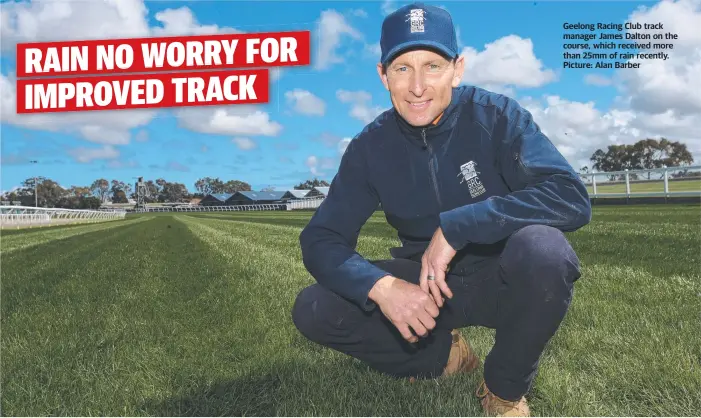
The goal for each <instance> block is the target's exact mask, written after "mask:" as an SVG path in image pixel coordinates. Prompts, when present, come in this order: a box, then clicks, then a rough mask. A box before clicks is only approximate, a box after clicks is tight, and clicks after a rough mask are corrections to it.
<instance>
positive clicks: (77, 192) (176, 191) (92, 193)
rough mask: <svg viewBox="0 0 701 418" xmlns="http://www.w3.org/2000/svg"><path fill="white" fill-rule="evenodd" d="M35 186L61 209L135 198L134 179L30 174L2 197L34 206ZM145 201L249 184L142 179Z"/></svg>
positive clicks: (44, 201) (314, 183)
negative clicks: (68, 182)
mask: <svg viewBox="0 0 701 418" xmlns="http://www.w3.org/2000/svg"><path fill="white" fill-rule="evenodd" d="M328 185H329V183H328V182H327V181H325V180H319V179H316V178H315V179H312V180H307V181H305V182H302V183H300V184H298V185H296V186H295V187H294V188H295V189H311V188H312V187H321V186H328ZM35 186H36V204H37V206H39V207H44V208H63V209H98V208H99V207H100V206H101V205H103V204H105V203H129V200H130V199H131V200H133V201H135V200H136V198H137V196H136V181H134V182H133V183H129V182H124V181H121V180H116V179H115V180H108V179H105V178H99V179H97V180H95V181H93V182H92V183H90V184H89V185H86V186H71V187H69V188H64V187H61V185H60V184H58V183H57V182H56V181H54V180H52V179H50V178H47V177H36V184H35V178H34V177H30V178H28V179H26V180H24V181H23V182H22V183H21V185H20V187H19V188H17V189H15V190H13V191H11V192H5V193H4V194H3V195H2V197H1V200H2V201H3V204H5V202H19V204H20V205H22V206H34V204H35V193H34V190H35ZM144 186H145V196H144V201H145V202H146V203H186V202H189V201H190V200H192V199H197V198H200V199H201V198H203V197H205V196H206V195H208V194H216V193H230V194H233V193H236V192H238V191H250V190H252V189H251V185H250V184H248V183H246V182H245V181H241V180H227V181H224V180H221V179H220V178H218V177H215V178H212V177H203V178H200V179H198V180H197V181H196V182H195V185H194V186H195V192H193V193H191V192H190V191H189V190H188V189H187V187H186V186H185V185H184V184H183V183H178V182H169V181H167V180H165V179H163V178H158V179H156V180H146V181H144Z"/></svg>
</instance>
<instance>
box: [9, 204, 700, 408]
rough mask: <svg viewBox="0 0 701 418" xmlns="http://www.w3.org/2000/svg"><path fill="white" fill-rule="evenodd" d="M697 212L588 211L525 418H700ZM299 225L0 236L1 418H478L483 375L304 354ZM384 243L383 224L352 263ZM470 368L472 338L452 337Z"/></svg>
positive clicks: (229, 218)
mask: <svg viewBox="0 0 701 418" xmlns="http://www.w3.org/2000/svg"><path fill="white" fill-rule="evenodd" d="M700 215H701V207H700V206H699V205H686V206H681V205H677V206H671V205H650V206H630V207H607V206H603V207H595V208H594V215H593V221H592V223H591V224H590V225H588V226H586V227H585V228H582V229H581V230H579V231H577V232H574V233H568V234H567V236H568V238H569V240H570V242H571V243H572V245H573V247H574V248H575V250H576V251H577V253H578V254H579V257H580V259H581V263H582V273H583V275H582V278H581V279H580V280H579V281H578V282H577V284H576V290H575V296H574V301H573V304H572V306H571V308H570V311H569V313H568V315H567V317H566V318H565V321H564V322H563V324H562V327H561V329H560V331H559V333H558V334H557V335H556V336H555V338H554V339H553V340H552V341H551V343H550V344H549V345H548V347H547V350H546V352H545V353H544V356H543V358H542V362H541V368H540V372H539V374H538V375H537V377H536V380H535V384H534V387H533V389H532V391H531V392H530V394H529V398H530V405H531V410H532V414H533V415H551V416H552V415H557V416H571V415H578V416H582V415H595V416H611V415H613V416H621V415H624V416H630V415H636V416H637V415H645V416H659V415H671V416H690V415H691V416H698V414H699V411H701V337H700V336H701V276H700V274H701V273H700V271H699V266H700V265H701V257H700V253H701V251H700V249H701V238H700V236H701V235H700V232H701V220H700V219H701V216H700ZM310 216H311V212H293V213H287V212H257V213H254V212H238V213H177V214H172V213H161V214H145V215H138V216H128V217H127V219H126V220H120V221H111V222H106V223H101V224H90V225H77V226H61V227H50V228H39V229H32V230H21V231H2V237H1V245H2V260H1V261H2V289H1V291H2V295H1V296H2V299H1V301H2V332H1V342H2V347H1V348H2V351H1V357H0V359H1V369H2V404H1V407H2V414H3V415H4V416H9V415H32V416H45V415H69V416H124V415H126V416H131V415H162V416H174V415H206V416H216V415H227V416H232V415H233V416H240V415H249V416H250V415H266V416H270V415H287V416H296V415H302V416H307V415H315V416H318V415H331V416H338V415H342V416H346V415H354V416H358V415H361V416H367V415H372V416H402V415H404V416H406V415H409V416H424V415H429V416H456V415H461V416H466V415H467V416H469V415H481V410H480V408H479V404H478V401H477V400H476V398H475V397H474V391H475V388H476V386H477V384H478V382H479V378H480V376H481V370H480V371H479V372H477V373H474V374H471V375H463V376H456V377H452V378H448V379H444V380H428V381H419V382H417V383H413V384H411V383H409V382H407V381H404V380H395V379H392V378H389V377H386V376H383V375H380V374H378V373H375V372H374V371H372V370H369V369H368V368H367V367H366V366H364V365H363V364H361V363H359V362H357V361H355V360H353V359H350V358H349V357H346V356H344V355H341V354H339V353H336V352H334V351H331V350H327V349H322V348H321V347H319V346H317V345H315V344H313V343H311V342H309V341H306V340H305V339H304V338H303V337H302V336H301V335H300V334H299V333H298V332H297V330H296V329H295V327H294V326H293V324H292V322H291V320H290V309H291V307H292V303H293V301H294V298H295V295H296V294H297V292H298V291H299V290H300V289H302V288H303V287H304V286H307V285H309V284H311V283H312V282H313V279H312V278H311V277H310V276H309V275H308V273H307V272H306V270H305V269H304V266H303V265H302V262H301V260H300V250H299V246H298V235H299V232H300V230H301V228H302V227H303V226H304V225H305V224H306V222H307V221H308V219H309V217H310ZM396 242H397V240H396V238H395V236H394V233H393V231H392V229H391V228H390V227H389V226H388V225H387V224H386V222H385V220H384V218H383V217H382V214H381V213H377V214H375V215H374V216H373V217H372V218H371V219H370V221H369V223H368V224H367V225H366V226H365V227H364V228H363V230H362V231H361V238H360V241H359V252H360V253H361V254H363V255H366V256H368V257H371V258H380V257H388V256H389V252H388V248H389V247H390V246H393V245H395V244H396ZM462 332H463V334H464V335H465V336H467V337H468V338H469V339H470V341H471V342H472V344H473V345H474V346H475V348H476V349H477V350H478V351H479V354H480V355H481V356H482V358H484V355H486V354H487V352H488V351H489V349H490V345H491V344H492V343H493V338H494V333H493V331H492V330H488V329H484V328H470V329H463V330H462Z"/></svg>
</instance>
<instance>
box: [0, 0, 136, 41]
mask: <svg viewBox="0 0 701 418" xmlns="http://www.w3.org/2000/svg"><path fill="white" fill-rule="evenodd" d="M147 12H148V11H147V9H146V6H145V5H144V2H143V1H142V0H103V1H98V0H93V1H80V2H76V1H70V0H63V1H60V0H58V1H33V2H10V3H3V5H2V9H0V15H1V18H0V22H2V25H0V39H2V41H1V42H2V49H3V51H8V50H12V49H13V48H14V46H15V45H16V44H17V42H39V41H63V40H73V39H101V38H105V37H110V38H128V37H139V36H148V35H149V27H148V21H147Z"/></svg>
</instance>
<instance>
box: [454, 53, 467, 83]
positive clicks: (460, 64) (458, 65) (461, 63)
mask: <svg viewBox="0 0 701 418" xmlns="http://www.w3.org/2000/svg"><path fill="white" fill-rule="evenodd" d="M464 71H465V57H464V56H462V55H460V56H459V57H458V59H457V60H456V61H455V74H454V75H453V82H452V85H453V87H457V86H459V85H460V82H461V81H462V75H463V73H464Z"/></svg>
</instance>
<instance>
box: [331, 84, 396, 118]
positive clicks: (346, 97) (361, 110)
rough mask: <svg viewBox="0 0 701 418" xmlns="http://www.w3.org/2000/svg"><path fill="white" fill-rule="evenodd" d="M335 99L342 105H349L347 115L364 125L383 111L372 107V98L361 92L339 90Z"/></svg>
mask: <svg viewBox="0 0 701 418" xmlns="http://www.w3.org/2000/svg"><path fill="white" fill-rule="evenodd" d="M336 97H337V98H338V100H340V101H341V102H342V103H350V104H351V110H350V113H349V114H350V115H351V116H352V117H353V118H355V119H358V120H359V121H361V122H363V123H365V124H367V123H370V122H372V121H373V120H374V119H375V118H376V117H377V116H378V115H379V114H380V113H382V112H383V111H384V110H385V109H383V108H382V107H380V106H373V105H372V103H371V102H372V96H371V95H370V93H368V92H366V91H363V90H359V91H348V90H343V89H341V90H338V91H336Z"/></svg>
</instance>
